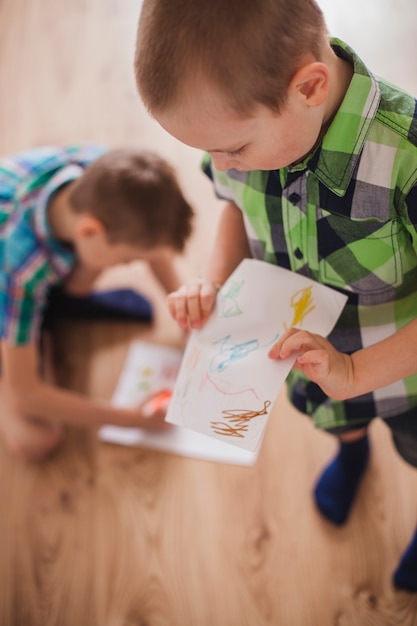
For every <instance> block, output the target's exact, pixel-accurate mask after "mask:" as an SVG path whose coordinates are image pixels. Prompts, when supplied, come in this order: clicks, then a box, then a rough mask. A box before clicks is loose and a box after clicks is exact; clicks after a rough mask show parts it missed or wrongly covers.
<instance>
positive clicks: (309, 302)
mask: <svg viewBox="0 0 417 626" xmlns="http://www.w3.org/2000/svg"><path fill="white" fill-rule="evenodd" d="M312 289H313V286H312V285H310V287H304V288H303V289H299V290H298V291H296V292H295V293H294V294H293V296H292V297H291V300H290V305H291V306H292V308H293V309H294V315H293V318H292V322H291V326H298V325H300V326H302V323H303V321H304V319H305V318H306V317H307V315H308V314H309V313H311V312H312V311H314V309H315V308H316V307H315V305H314V304H313V302H314V300H313V296H312V295H311V291H312ZM284 326H285V327H287V326H286V324H285V323H284Z"/></svg>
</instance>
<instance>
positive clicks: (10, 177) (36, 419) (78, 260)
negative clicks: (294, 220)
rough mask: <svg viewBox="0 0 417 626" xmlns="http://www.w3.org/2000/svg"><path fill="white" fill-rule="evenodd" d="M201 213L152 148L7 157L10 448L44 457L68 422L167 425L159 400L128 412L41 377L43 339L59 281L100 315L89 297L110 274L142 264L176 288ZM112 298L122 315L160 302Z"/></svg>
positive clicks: (0, 265)
mask: <svg viewBox="0 0 417 626" xmlns="http://www.w3.org/2000/svg"><path fill="white" fill-rule="evenodd" d="M191 219H192V209H191V207H190V206H189V204H188V202H187V201H186V199H185V198H184V196H183V194H182V191H181V189H180V187H179V184H178V181H177V179H176V176H175V173H174V171H173V169H172V168H171V166H170V165H169V164H168V163H167V162H166V161H164V160H163V159H161V158H160V157H159V156H158V155H156V154H154V153H152V152H148V151H144V150H138V149H135V148H125V149H118V150H109V151H105V150H104V149H103V148H100V147H99V146H93V145H73V146H45V147H40V148H34V149H32V150H28V151H25V152H21V153H19V154H15V155H13V156H10V157H5V158H2V159H0V347H1V365H2V375H1V391H2V412H1V415H0V431H1V433H2V435H3V438H4V441H5V443H6V445H7V446H8V448H9V449H10V450H12V451H13V452H14V453H16V454H18V455H19V456H20V457H23V458H25V459H28V460H37V459H40V458H43V457H45V456H46V455H47V454H49V453H51V452H52V451H54V450H55V449H56V448H57V446H58V445H59V444H60V442H61V441H62V438H63V435H64V428H65V426H67V425H73V426H79V427H97V426H100V425H103V424H115V425H119V426H135V427H141V428H146V429H161V428H165V427H166V424H165V422H164V417H165V411H164V410H161V409H154V410H152V409H151V406H152V404H151V403H150V402H149V401H150V400H151V398H148V399H147V400H146V401H145V403H143V404H141V405H140V406H137V407H133V408H124V407H123V408H120V407H115V406H112V405H111V404H110V403H109V402H104V401H101V400H99V399H95V398H87V397H85V396H83V395H82V394H78V393H75V392H72V391H69V390H65V389H60V388H58V387H57V386H55V385H54V384H52V383H51V381H49V380H46V379H45V377H43V376H42V370H44V369H45V365H47V363H45V359H46V360H47V355H46V354H45V351H44V353H43V354H41V351H40V346H41V345H42V344H43V345H44V339H45V337H46V336H47V334H46V333H45V332H42V331H43V330H45V324H44V322H45V318H46V317H49V321H51V320H50V318H51V313H52V314H53V313H54V312H57V309H58V308H59V307H57V306H56V304H57V299H56V298H51V288H53V289H54V290H55V293H56V290H57V289H58V288H62V289H63V290H65V291H67V292H69V293H71V294H73V296H75V297H74V298H73V299H71V298H67V299H65V298H62V299H61V300H59V302H61V303H62V300H63V301H64V304H65V306H67V307H68V306H71V307H74V303H75V304H76V310H75V311H74V312H75V313H77V311H78V313H80V312H81V307H80V305H81V304H82V302H83V301H84V302H85V303H86V304H87V307H86V306H85V305H84V306H83V307H82V308H83V309H84V312H85V313H89V315H91V313H92V312H93V313H94V314H95V315H100V316H101V315H102V314H103V310H104V308H105V306H104V305H105V304H106V301H107V299H106V300H105V301H104V302H103V299H102V298H94V299H92V300H91V301H90V300H89V299H88V298H85V299H84V298H82V297H81V296H85V295H86V294H88V293H89V291H90V290H91V288H92V285H93V282H94V280H95V278H96V277H97V276H98V275H99V273H100V272H101V271H102V270H104V269H106V268H109V267H112V266H114V265H118V264H121V263H128V262H130V261H134V260H142V261H145V262H146V263H147V264H148V266H149V268H150V270H151V271H152V272H153V274H154V276H155V278H156V279H158V280H159V282H160V283H161V286H162V287H163V288H164V289H165V290H166V291H167V292H169V291H172V289H176V288H177V287H178V286H179V285H180V284H181V282H180V279H179V275H178V273H177V270H176V268H175V263H174V256H175V254H176V253H179V252H181V251H182V250H183V247H184V245H185V242H186V241H187V238H188V236H189V235H190V232H191ZM95 295H96V294H95ZM106 295H107V296H109V295H112V296H113V297H114V296H116V297H117V298H118V300H120V297H121V298H122V299H124V302H120V301H118V302H117V303H113V304H114V306H113V307H112V309H113V310H115V309H116V310H118V311H120V312H123V310H124V311H125V312H127V311H126V304H128V305H129V306H130V309H132V306H131V305H132V303H133V304H135V306H137V305H138V304H140V303H141V302H143V303H145V304H146V305H147V306H148V308H149V303H148V302H147V300H145V299H143V298H142V299H140V295H139V294H138V298H134V299H132V298H129V301H128V302H127V303H126V298H125V294H124V293H123V292H121V293H119V292H115V293H114V294H111V293H110V292H109V293H108V294H106ZM131 295H133V296H134V295H135V294H131ZM97 302H98V304H99V306H97V304H96V306H95V307H94V303H97ZM100 304H101V305H102V306H100ZM142 308H143V304H142ZM51 309H52V310H51ZM121 317H123V318H125V316H121Z"/></svg>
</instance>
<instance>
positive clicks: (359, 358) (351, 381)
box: [269, 319, 417, 400]
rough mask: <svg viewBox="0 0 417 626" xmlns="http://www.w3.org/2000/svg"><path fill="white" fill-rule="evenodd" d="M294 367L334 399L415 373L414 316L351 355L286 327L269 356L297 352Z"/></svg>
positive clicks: (317, 337) (416, 334)
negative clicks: (411, 319)
mask: <svg viewBox="0 0 417 626" xmlns="http://www.w3.org/2000/svg"><path fill="white" fill-rule="evenodd" d="M297 354H298V357H297V360H296V363H295V365H294V369H300V370H302V371H303V372H304V373H305V375H306V376H308V378H310V380H312V381H313V382H315V383H317V384H318V385H320V387H321V388H322V389H323V391H324V392H325V393H326V394H327V395H328V396H330V397H331V398H335V399H336V400H346V399H348V398H353V397H356V396H360V395H362V394H364V393H369V392H371V391H374V390H375V389H379V388H380V387H385V386H386V385H390V384H391V383H394V382H396V381H397V380H401V379H403V378H406V377H407V376H411V375H412V374H415V373H417V356H416V355H417V319H416V320H413V321H412V322H410V323H409V324H407V326H404V327H403V328H401V329H400V330H399V331H397V332H396V333H394V334H393V335H391V336H390V337H387V338H386V339H383V340H382V341H379V342H378V343H375V344H373V345H372V346H369V347H367V348H363V349H362V350H358V351H357V352H354V353H353V354H352V355H350V356H349V355H347V354H343V353H341V352H338V351H337V350H336V349H335V348H333V346H332V345H331V344H330V342H329V341H327V339H324V337H321V336H320V335H314V334H312V333H309V332H307V331H303V330H298V329H296V328H292V329H289V330H288V331H287V332H286V333H285V334H284V335H283V336H282V337H281V338H280V339H279V340H278V341H277V343H276V344H274V346H273V347H272V348H271V350H270V351H269V357H270V358H272V359H286V358H288V357H290V356H294V357H295V356H297Z"/></svg>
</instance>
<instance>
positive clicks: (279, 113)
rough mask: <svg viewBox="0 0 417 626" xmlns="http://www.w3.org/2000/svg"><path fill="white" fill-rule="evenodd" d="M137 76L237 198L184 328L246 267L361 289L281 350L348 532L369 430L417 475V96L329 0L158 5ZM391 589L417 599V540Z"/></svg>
mask: <svg viewBox="0 0 417 626" xmlns="http://www.w3.org/2000/svg"><path fill="white" fill-rule="evenodd" d="M136 78H137V84H138V88H139V92H140V94H141V96H142V98H143V101H144V103H145V105H146V106H147V108H148V110H149V111H150V113H151V114H152V115H153V116H154V117H155V118H156V119H157V120H158V122H159V123H160V124H161V125H162V126H163V127H164V128H165V129H166V130H167V131H168V132H169V133H170V134H171V135H173V136H174V137H176V138H177V139H179V140H180V141H182V142H184V143H186V144H188V145H190V146H193V147H195V148H199V149H203V150H205V151H206V152H207V153H208V154H207V156H206V158H205V160H204V163H203V168H204V170H205V172H206V173H207V174H208V175H209V176H210V177H211V179H212V181H213V184H214V189H215V192H216V194H217V196H218V197H219V198H221V199H223V200H225V201H226V206H225V208H224V211H223V213H222V216H221V219H220V223H219V228H218V234H217V240H216V243H215V246H214V251H213V254H212V257H211V259H210V262H209V265H208V269H207V272H206V277H205V279H204V280H199V281H197V280H196V281H192V282H191V283H189V284H187V285H184V286H183V287H181V289H179V290H177V291H176V292H175V293H173V294H171V295H170V296H169V306H170V310H171V313H172V315H173V317H174V318H175V319H176V320H177V321H178V323H179V325H180V326H182V327H187V326H189V327H191V328H199V327H201V326H202V324H204V322H205V321H206V320H207V318H208V316H209V315H210V312H211V310H212V307H213V304H214V301H215V296H216V292H217V290H218V288H219V286H221V285H222V284H223V283H224V282H225V280H226V278H227V277H228V276H229V275H230V273H231V272H232V271H233V270H234V268H235V267H236V266H237V265H238V263H239V262H240V261H241V260H242V258H244V257H247V256H253V257H255V258H259V259H263V260H265V261H266V262H268V263H276V264H278V265H280V266H282V267H285V268H288V269H291V270H292V271H294V272H297V273H300V274H303V275H304V276H308V277H310V278H312V279H314V280H317V281H319V282H321V283H323V284H326V285H328V286H330V287H333V288H334V289H337V290H340V291H341V292H343V293H345V294H346V295H347V296H348V303H347V305H346V307H345V309H344V311H343V313H342V315H341V318H340V320H339V321H338V323H337V325H336V328H335V329H334V331H333V332H332V333H331V335H330V336H329V338H328V340H325V339H323V338H321V337H317V336H313V335H310V334H308V333H305V332H303V331H302V330H301V331H300V330H299V329H291V330H289V331H288V332H287V333H286V334H285V335H284V337H282V338H281V339H280V340H279V341H278V343H277V344H276V345H275V346H274V347H273V348H272V350H271V351H270V357H271V358H282V357H287V356H289V355H291V354H299V352H301V353H302V354H301V355H300V356H299V357H298V359H297V361H296V364H295V366H294V369H293V371H292V372H291V374H290V376H289V379H288V389H289V394H290V398H291V400H292V402H293V404H294V405H295V406H296V407H297V408H298V409H300V410H301V411H303V412H304V413H307V414H309V415H310V416H311V417H312V419H313V420H314V423H315V425H316V426H318V427H319V428H323V429H326V430H327V431H328V432H331V433H334V434H335V435H337V437H338V438H339V442H340V449H339V451H338V454H337V456H336V457H335V459H334V460H333V461H332V462H331V463H330V464H329V466H328V467H327V468H326V469H325V471H324V472H323V474H322V476H321V477H320V479H319V481H318V483H317V486H316V489H315V500H316V503H317V506H318V508H319V510H320V511H321V512H322V514H323V515H325V516H326V517H327V518H328V519H329V520H330V521H332V522H334V523H335V524H342V523H344V522H345V520H346V519H347V517H348V514H349V512H350V510H351V507H352V504H353V502H354V498H355V495H356V493H357V489H358V486H359V484H360V481H361V478H362V476H363V473H364V471H365V469H366V466H367V463H368V458H369V441H368V436H367V426H368V425H369V423H370V422H371V421H372V419H374V418H375V417H377V416H378V417H382V418H383V419H384V421H385V422H386V423H387V424H388V426H389V427H390V428H391V429H392V432H393V438H394V442H395V445H396V447H397V449H398V451H399V452H400V454H401V455H402V456H403V458H404V459H405V460H407V461H408V462H409V463H411V464H412V465H414V466H417V374H416V373H417V360H416V358H415V354H416V352H417V321H416V312H417V290H416V284H417V230H416V229H417V117H416V101H415V100H414V98H412V97H411V96H409V95H408V94H406V93H404V92H402V91H401V90H400V89H397V88H395V87H393V86H391V85H389V84H388V83H386V82H384V81H383V80H379V79H376V78H375V77H374V76H373V75H372V74H371V72H370V71H369V70H368V69H367V68H366V67H365V65H364V64H363V63H362V61H361V60H360V59H359V58H358V56H357V55H356V54H355V53H354V51H353V50H351V49H350V48H349V46H347V45H346V44H344V43H343V42H341V41H339V40H336V39H330V38H329V37H328V34H327V31H326V26H325V23H324V19H323V15H322V13H321V11H320V9H319V7H318V6H317V5H316V3H315V2H314V0H292V1H291V2H288V1H287V0H261V2H241V0H228V1H227V2H224V0H214V1H213V2H211V3H207V2H202V1H194V2H185V3H184V2H182V0H181V2H176V1H175V0H170V2H169V3H165V2H163V1H162V0H144V3H143V8H142V13H141V18H140V21H139V30H138V38H137V51H136ZM275 287H276V288H278V289H279V285H277V286H275ZM271 288H274V287H273V286H271ZM388 365H389V367H388ZM394 583H395V584H396V585H397V586H398V587H400V588H402V589H406V590H409V591H413V592H415V591H417V533H416V535H415V536H414V538H413V540H412V542H411V543H410V545H409V547H408V549H407V550H406V552H405V553H404V555H403V557H402V558H401V560H400V562H399V565H398V567H397V569H396V571H395V574H394Z"/></svg>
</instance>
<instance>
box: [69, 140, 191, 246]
mask: <svg viewBox="0 0 417 626" xmlns="http://www.w3.org/2000/svg"><path fill="white" fill-rule="evenodd" d="M69 200H70V203H71V205H72V207H73V210H74V211H75V212H77V213H90V214H91V215H94V217H96V218H97V219H98V220H99V221H100V222H101V223H102V224H103V226H104V228H105V229H106V232H107V236H108V238H109V241H112V242H123V243H129V244H133V245H137V246H138V247H141V248H143V249H151V248H153V247H156V246H169V247H172V248H173V249H174V250H177V251H179V252H180V251H182V250H183V249H184V246H185V243H186V240H187V239H188V237H189V235H190V234H191V222H192V217H193V210H192V209H191V207H190V205H189V204H188V202H187V201H186V199H185V198H184V196H183V194H182V192H181V189H180V186H179V184H178V181H177V178H176V175H175V172H174V170H173V168H172V167H171V166H170V165H169V164H168V163H167V162H166V161H165V160H164V159H162V158H161V157H159V156H158V155H156V154H154V153H153V152H149V151H145V150H135V149H129V148H125V149H119V150H110V151H109V152H107V153H106V154H104V155H103V156H101V157H99V158H98V159H97V160H96V161H94V162H93V163H92V164H91V165H89V166H88V167H87V168H86V169H85V171H84V173H83V174H82V176H80V178H79V179H77V181H76V182H75V183H74V185H73V188H72V189H71V192H70V196H69Z"/></svg>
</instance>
